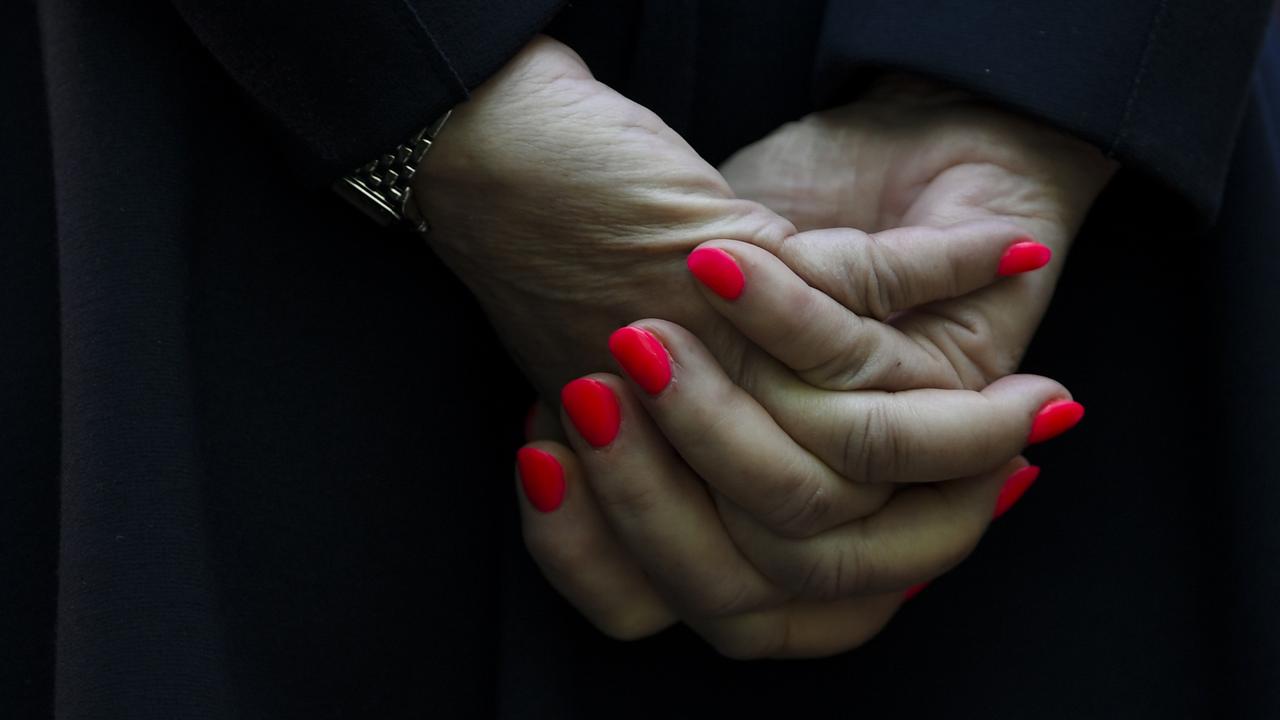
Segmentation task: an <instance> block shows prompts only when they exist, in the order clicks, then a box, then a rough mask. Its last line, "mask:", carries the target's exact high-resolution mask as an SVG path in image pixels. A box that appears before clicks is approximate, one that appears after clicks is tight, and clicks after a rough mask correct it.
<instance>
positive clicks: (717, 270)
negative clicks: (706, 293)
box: [686, 248, 747, 300]
mask: <svg viewBox="0 0 1280 720" xmlns="http://www.w3.org/2000/svg"><path fill="white" fill-rule="evenodd" d="M686 264H687V265H688V266H689V272H691V273H693V276H694V277H696V278H698V280H699V281H700V282H701V283H702V284H703V285H706V286H707V287H708V288H710V289H711V292H714V293H715V294H717V295H719V296H720V297H722V298H724V299H725V300H737V299H738V297H739V296H740V295H742V289H743V288H744V287H746V284H747V281H746V278H745V277H743V275H742V268H740V267H738V262H737V261H736V260H734V259H733V256H732V255H730V254H729V253H727V252H725V251H724V250H721V249H719V248H701V249H699V250H694V251H693V252H691V253H689V259H688V260H687V261H686Z"/></svg>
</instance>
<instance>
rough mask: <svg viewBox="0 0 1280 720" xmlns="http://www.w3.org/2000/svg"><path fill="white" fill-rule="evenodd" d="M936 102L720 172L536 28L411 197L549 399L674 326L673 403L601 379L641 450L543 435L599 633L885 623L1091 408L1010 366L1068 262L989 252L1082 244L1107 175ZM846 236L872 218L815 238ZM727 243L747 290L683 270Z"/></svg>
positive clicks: (555, 557)
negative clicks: (638, 329)
mask: <svg viewBox="0 0 1280 720" xmlns="http://www.w3.org/2000/svg"><path fill="white" fill-rule="evenodd" d="M934 92H935V91H933V90H932V89H930V90H927V91H925V90H920V91H918V92H917V91H911V92H907V91H904V90H902V89H901V88H898V89H894V88H887V89H882V90H879V91H877V93H879V95H877V93H873V94H872V96H870V100H869V101H868V104H866V105H863V106H861V107H862V109H861V110H858V111H857V112H854V111H853V110H851V109H842V110H840V111H836V112H835V113H834V114H831V115H828V116H822V117H820V118H818V119H817V120H814V119H807V120H806V121H802V122H801V123H799V124H798V125H793V126H786V127H784V128H782V129H780V131H779V132H778V133H775V134H774V135H772V136H770V137H769V138H766V139H765V140H764V141H762V142H761V143H758V144H757V145H755V146H752V147H751V148H748V149H746V150H744V151H743V153H740V154H739V155H738V156H736V157H735V158H733V159H732V160H731V161H730V162H729V163H728V164H727V165H726V166H725V169H724V171H725V175H724V176H722V175H721V174H720V173H719V172H717V171H716V170H715V169H714V168H711V167H710V166H709V165H707V164H706V163H705V162H704V161H702V160H701V159H700V158H698V157H697V155H696V153H694V152H693V151H692V149H691V148H689V146H688V145H687V144H686V143H684V142H683V140H681V139H680V138H679V136H678V135H676V134H675V133H674V132H673V131H671V130H670V129H669V128H667V127H666V126H665V125H663V124H662V123H661V121H660V120H659V119H658V118H656V117H655V116H653V115H652V113H649V112H648V111H646V110H644V109H643V108H640V107H639V106H637V105H635V104H634V103H630V102H629V101H627V100H626V99H625V98H622V97H621V96H619V95H617V94H616V93H614V92H613V91H611V90H610V89H608V88H607V87H605V86H603V85H601V84H600V83H597V82H595V81H594V80H593V79H591V77H590V73H589V71H587V69H586V67H585V66H584V65H583V64H582V63H581V60H580V59H578V58H577V57H576V56H575V55H573V54H572V52H571V51H569V50H568V49H567V48H564V47H563V46H561V45H558V44H556V43H554V42H553V41H550V40H546V39H539V40H536V41H535V42H534V43H532V44H531V45H530V46H529V47H528V48H526V49H525V51H523V52H522V53H521V55H520V56H518V57H517V58H516V59H515V60H513V61H512V62H511V63H510V64H509V65H508V66H507V67H506V68H504V70H503V71H502V72H500V73H499V74H498V75H497V76H495V77H494V78H493V79H491V80H490V81H489V82H488V83H486V85H485V86H484V87H482V88H481V89H480V90H479V91H478V92H477V93H476V94H475V95H474V97H473V100H472V101H471V102H469V103H467V104H465V105H463V106H461V107H460V108H459V109H458V110H457V111H456V112H455V115H454V117H453V118H452V119H451V121H450V124H449V126H448V127H447V128H446V130H445V132H444V133H442V135H441V138H440V142H439V144H438V145H437V147H436V148H434V149H433V150H432V152H431V153H429V154H428V156H427V160H426V162H424V165H423V167H422V168H421V170H420V172H419V173H418V175H417V176H416V177H415V195H416V197H418V198H420V203H421V206H420V210H421V212H422V213H423V214H424V216H425V217H427V218H429V219H430V221H431V223H432V225H433V226H434V227H435V228H436V230H435V231H434V232H433V233H432V236H431V237H430V242H431V244H432V247H433V248H434V249H435V250H436V251H437V252H438V253H439V254H440V256H441V257H442V258H443V259H444V260H445V261H446V262H447V263H448V264H449V265H450V266H451V267H452V268H453V269H454V270H455V271H456V272H457V273H458V275H459V276H460V277H461V278H462V279H463V280H464V281H465V282H466V283H467V284H468V286H469V287H470V288H471V290H472V291H473V292H474V293H475V295H476V297H477V298H478V299H479V300H480V302H481V303H482V305H483V306H484V307H485V308H486V310H487V312H488V313H489V316H490V318H491V320H492V321H493V322H494V324H495V326H496V327H497V328H498V330H499V332H500V334H501V336H502V337H503V338H504V340H505V342H506V343H507V345H508V348H509V349H510V350H511V352H512V354H513V356H514V357H515V358H516V359H517V361H518V362H520V364H521V365H522V367H523V368H524V370H525V371H526V373H527V374H528V375H529V376H530V378H531V380H533V382H534V383H535V385H537V386H538V387H539V388H540V390H541V391H542V392H543V394H544V396H545V397H555V394H556V391H557V390H558V388H559V386H560V385H561V384H563V383H564V382H565V381H567V380H569V379H571V378H573V377H575V376H577V375H580V374H583V373H585V372H589V371H592V370H595V369H599V368H602V367H610V366H611V365H612V363H611V362H610V359H609V358H608V355H607V354H606V352H607V351H606V349H605V348H606V343H605V340H606V338H607V337H608V335H609V333H610V332H611V331H612V330H614V329H616V328H617V327H619V326H620V325H622V324H625V323H629V322H632V321H635V320H636V319H637V318H663V319H664V320H662V321H659V320H656V319H655V320H645V321H643V322H641V323H640V325H641V326H642V327H644V328H645V329H647V330H649V331H650V332H652V333H653V334H654V335H655V336H657V337H658V338H659V339H660V340H661V341H662V342H663V344H664V346H665V347H666V348H667V350H668V352H669V354H670V356H671V358H672V360H673V363H674V374H675V380H673V382H672V384H671V386H669V388H668V389H667V390H666V391H665V392H664V393H662V394H661V395H659V396H658V397H657V398H650V397H648V396H647V395H645V394H644V393H642V392H640V391H638V390H636V391H634V392H633V391H632V390H631V389H629V388H628V386H627V384H626V381H624V380H622V379H621V378H619V377H617V376H611V375H597V376H595V377H598V378H599V379H600V380H601V381H602V382H605V383H606V384H608V385H609V386H610V387H611V388H613V389H614V391H615V393H616V394H617V395H618V397H619V399H620V403H621V405H622V409H623V425H622V431H621V432H620V433H619V436H618V439H616V440H615V441H614V442H613V443H612V444H611V445H610V446H609V447H606V448H592V447H590V446H589V445H587V444H586V443H584V442H583V441H582V439H581V438H580V437H579V436H577V434H576V432H575V431H574V429H573V428H572V425H571V424H566V425H565V427H566V434H567V435H568V440H569V442H570V444H571V445H572V448H573V450H572V451H571V450H570V449H569V448H568V447H566V446H564V445H561V444H558V443H552V442H545V443H540V444H538V447H540V448H542V449H544V450H546V451H548V452H551V453H552V454H553V455H555V456H556V457H557V458H558V459H559V460H560V462H561V464H562V466H563V467H564V468H565V470H566V478H567V484H568V490H567V493H566V498H565V501H564V503H563V505H562V506H561V508H560V509H558V510H556V511H555V512H553V513H550V514H547V515H543V514H538V513H536V511H533V510H532V509H531V508H526V513H525V525H524V527H525V535H526V541H527V543H528V545H529V547H530V550H531V552H532V553H533V555H534V557H535V559H537V560H538V562H539V564H540V565H541V566H542V567H543V569H544V572H546V573H547V575H548V577H549V578H550V579H551V580H552V582H553V583H554V584H555V585H556V586H557V587H558V588H559V589H560V590H561V592H562V593H563V594H565V596H566V597H567V598H568V599H569V601H570V602H573V603H574V604H575V605H576V606H578V607H579V608H580V609H582V611H583V612H584V614H586V615H587V617H588V618H590V619H591V620H592V621H593V622H595V623H596V624H597V625H599V626H600V627H601V628H602V629H603V630H605V632H608V633H610V634H611V635H614V636H618V637H638V636H642V635H644V634H648V633H651V632H654V631H656V630H658V629H660V628H661V627H665V626H666V625H667V624H670V623H671V622H673V621H676V620H680V621H683V622H686V623H688V624H689V625H690V626H691V627H693V628H694V629H695V630H697V631H698V632H700V633H702V634H703V635H704V636H705V637H706V638H707V639H708V641H709V642H711V643H712V644H713V645H714V646H715V647H717V648H718V649H720V651H721V652H723V653H725V654H726V655H729V656H733V657H760V656H810V655H820V654H827V653H831V652H838V651H841V650H843V649H847V648H848V647H852V646H855V645H857V644H859V643H861V642H863V641H865V639H866V638H868V637H870V636H871V635H872V634H874V633H875V632H876V631H877V630H878V629H879V628H880V627H881V626H882V625H883V624H884V623H885V622H887V620H888V618H889V617H890V616H891V615H892V613H893V611H894V610H895V609H896V607H897V604H898V602H899V597H900V594H899V593H898V592H897V590H898V589H900V588H902V587H905V586H906V585H908V584H911V583H914V582H918V581H919V580H922V579H926V578H927V577H932V576H934V575H936V574H938V573H940V572H942V571H945V569H946V568H948V567H950V566H951V565H954V564H955V563H956V562H958V561H959V560H960V558H962V557H963V556H964V554H966V553H967V552H968V551H969V549H971V548H972V546H973V545H974V544H975V543H976V542H977V538H978V537H980V535H981V532H982V530H983V529H984V528H985V525H986V522H987V520H988V518H989V516H990V509H991V506H992V504H993V503H994V499H995V494H996V493H997V492H998V490H999V486H1000V483H1001V482H1002V480H1003V478H1004V477H1006V476H1007V475H1008V473H1009V472H1011V471H1012V470H1013V469H1015V468H1016V467H1019V466H1020V464H1021V463H1022V461H1020V460H1016V459H1015V460H1010V458H1014V457H1015V456H1016V455H1017V453H1018V452H1019V450H1020V449H1021V445H1022V442H1023V439H1024V438H1025V437H1026V432H1027V429H1028V426H1029V423H1030V419H1031V417H1032V415H1033V414H1034V412H1035V410H1036V409H1037V408H1039V407H1040V406H1041V405H1042V404H1044V403H1045V402H1047V401H1048V400H1051V399H1054V398H1061V397H1066V396H1067V392H1066V390H1065V388H1062V387H1061V386H1060V385H1058V384H1057V383H1054V382H1052V381H1051V380H1048V379H1046V378H1039V377H1034V376H1013V377H1008V378H1004V379H1001V380H999V381H998V382H994V383H991V382H990V381H991V380H994V379H995V378H999V377H1002V376H1003V375H1005V374H1007V373H1008V372H1009V371H1011V370H1012V368H1013V367H1014V366H1016V362H1017V359H1018V358H1019V357H1020V356H1021V352H1022V349H1023V348H1024V347H1025V345H1026V342H1027V341H1028V340H1029V338H1030V336H1031V334H1032V332H1034V328H1035V324H1036V323H1037V322H1038V320H1039V317H1040V315H1041V314H1042V313H1043V310H1044V307H1045V306H1046V305H1047V303H1048V300H1049V297H1050V295H1051V293H1052V284H1053V279H1055V278H1056V274H1057V271H1058V269H1057V268H1056V267H1054V266H1053V265H1051V266H1050V268H1049V269H1048V270H1047V272H1046V271H1042V272H1041V273H1036V274H1033V275H1037V276H1038V277H1039V278H1040V279H1034V280H1032V279H1029V276H1028V277H1023V278H1017V279H1016V280H1002V281H999V282H996V280H997V278H995V277H994V263H995V261H996V259H998V257H999V253H1000V252H1001V251H1002V250H1003V248H1005V247H1007V246H1008V245H1009V244H1010V243H1011V242H1012V241H1013V240H1015V239H1018V238H1019V237H1020V236H1022V235H1024V234H1026V232H1027V231H1031V232H1032V233H1034V235H1035V237H1036V238H1037V239H1038V240H1040V241H1041V242H1045V243H1046V244H1056V246H1057V247H1058V248H1059V249H1065V247H1066V243H1068V242H1069V239H1070V237H1071V235H1073V234H1074V231H1075V226H1076V225H1077V224H1078V223H1079V221H1080V218H1081V217H1082V216H1083V213H1084V211H1085V209H1087V207H1088V204H1089V202H1091V200H1092V196H1093V195H1095V194H1096V192H1097V190H1098V189H1099V188H1101V186H1102V184H1103V183H1105V180H1106V176H1107V175H1108V174H1109V172H1110V168H1109V165H1108V164H1107V163H1106V162H1105V161H1104V160H1102V159H1101V158H1100V157H1099V156H1097V153H1096V152H1092V151H1089V150H1088V149H1087V148H1085V147H1084V146H1082V145H1080V144H1078V143H1075V142H1074V141H1069V140H1067V139H1065V138H1061V137H1060V136H1056V135H1052V134H1045V132H1046V131H1041V130H1039V129H1038V128H1035V127H1034V126H1031V125H1029V124H1027V123H1023V122H1022V121H1018V120H1014V119H1009V118H1007V116H1004V115H1001V114H999V113H995V112H994V111H989V110H986V109H981V108H977V109H975V108H974V107H972V104H971V103H969V102H968V101H963V100H961V101H957V102H956V103H955V104H953V105H948V104H947V101H946V98H945V97H941V96H939V95H936V94H931V93H934ZM904 98H905V99H904ZM850 108H854V106H850ZM842 112H847V113H848V115H844V114H842ZM922 117H923V118H939V117H940V118H941V121H940V122H939V121H936V120H921V121H916V120H913V118H922ZM804 148H808V149H804ZM1009 148H1013V150H1012V151H1009ZM1077 156H1078V157H1077ZM787 163H792V164H790V165H788V164H787ZM1073 163H1077V164H1079V165H1080V166H1081V167H1083V166H1085V165H1088V166H1089V168H1086V169H1078V172H1076V171H1072V170H1071V169H1070V168H1067V166H1069V165H1071V166H1072V167H1074V165H1073ZM1064 168H1067V169H1066V170H1064ZM726 178H728V180H726ZM730 182H732V183H733V187H734V188H737V189H739V191H740V192H741V194H742V195H744V196H748V197H755V198H757V199H758V200H759V202H756V201H752V200H747V199H744V197H739V196H737V195H735V193H734V190H733V189H731V185H730ZM1063 188H1067V189H1065V190H1064V189H1063ZM819 196H821V197H822V198H824V199H822V200H821V202H817V201H815V200H814V198H818V197H819ZM867 198H876V200H875V201H874V202H870V201H868V200H867ZM770 206H772V208H773V209H771V207H770ZM775 210H776V211H777V212H775ZM787 217H790V218H791V219H790V220H789V219H786V218H787ZM793 220H794V222H793ZM840 224H857V225H859V226H860V227H863V228H865V229H871V230H875V231H877V232H875V233H874V234H867V233H866V232H862V231H857V230H849V229H840V230H813V231H809V232H801V233H797V226H799V227H802V228H809V227H823V226H826V225H840ZM901 225H905V227H899V226H901ZM707 243H710V244H711V245H713V246H715V247H720V248H722V249H725V250H726V251H728V252H730V253H731V254H733V255H734V256H735V258H737V259H738V262H739V264H740V265H741V266H742V268H743V270H744V273H745V274H746V276H747V288H748V289H747V291H746V293H744V295H743V297H742V298H740V299H739V300H737V301H735V302H734V303H725V302H724V301H721V300H720V299H719V298H716V297H714V296H713V295H710V294H709V293H705V292H704V290H702V289H701V288H700V286H699V285H698V284H697V283H696V282H694V281H692V280H691V279H690V278H689V276H688V275H687V273H686V271H685V270H684V260H685V257H686V256H687V254H688V252H689V251H690V250H692V249H693V248H695V247H697V246H699V245H703V244H707ZM1059 255H1061V253H1060V254H1059ZM1057 262H1059V263H1060V260H1059V261H1057ZM868 288H872V289H874V291H871V292H869V291H868ZM769 312H772V313H773V314H772V315H770V314H769ZM798 318H803V319H804V322H802V323H798V322H797V319H798ZM806 327H825V328H828V329H829V330H830V332H823V333H818V332H811V333H809V334H808V335H807V336H806V335H804V334H803V331H804V329H805V328H806ZM797 368H798V370H797ZM925 388H933V389H925ZM965 388H968V389H965ZM886 391H895V392H886ZM721 417H732V418H734V422H732V423H728V422H720V421H718V420H717V418H721ZM975 417H979V418H982V422H981V424H979V423H974V422H972V419H973V418H975ZM975 428H982V430H981V431H977V430H976V429H975ZM574 451H576V453H575V452H574ZM735 458H736V459H737V462H738V463H739V464H738V465H735V463H734V462H733V459H735ZM726 459H727V460H726ZM748 471H749V472H748ZM960 476H970V477H967V478H966V479H964V480H953V479H952V478H956V477H960ZM744 478H745V481H744ZM895 483H901V484H908V483H909V484H911V487H910V489H908V490H905V491H901V492H895V485H894V484H895ZM797 568H801V569H802V570H800V571H798V570H797ZM709 570H710V571H709ZM890 590H893V592H888V591H890Z"/></svg>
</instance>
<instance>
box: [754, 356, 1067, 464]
mask: <svg viewBox="0 0 1280 720" xmlns="http://www.w3.org/2000/svg"><path fill="white" fill-rule="evenodd" d="M756 394H757V396H759V397H761V401H762V402H763V404H764V405H765V406H766V407H767V408H769V410H770V413H771V414H772V415H773V417H775V418H777V420H778V424H779V425H780V426H781V427H782V429H783V430H784V431H786V433H787V434H788V435H790V436H791V437H793V438H799V439H801V441H802V443H803V444H804V446H805V447H806V448H808V449H809V450H810V451H811V452H813V454H814V455H816V456H817V457H818V458H819V459H821V460H822V461H823V462H824V463H826V465H827V466H828V467H830V468H831V469H833V470H834V471H836V472H837V473H838V474H840V475H841V476H843V477H845V478H849V479H850V480H853V481H856V482H864V483H882V482H891V483H929V482H938V481H942V480H949V479H952V478H957V477H968V476H970V475H977V474H980V473H983V472H986V471H988V470H990V469H992V468H994V467H998V466H999V465H1000V464H1001V463H1003V462H1004V461H1005V460H1007V459H1008V458H1010V457H1013V456H1015V455H1017V454H1018V453H1020V452H1021V451H1022V449H1023V448H1024V447H1026V446H1027V445H1029V444H1032V443H1036V442H1043V441H1045V440H1048V439H1051V438H1053V437H1056V436H1057V435H1060V434H1062V433H1064V432H1066V431H1067V430H1069V429H1071V428H1072V427H1074V426H1075V424H1077V423H1078V422H1079V421H1080V419H1081V418H1082V417H1083V415H1084V406H1082V405H1080V404H1079V403H1077V402H1075V401H1074V400H1071V399H1070V398H1071V395H1070V393H1069V392H1067V389H1066V388H1064V387H1063V386H1062V385H1060V384H1058V383H1057V382H1054V381H1053V380H1050V379H1049V378H1045V377H1040V376H1037V375H1010V376H1008V377H1004V378H1001V379H999V380H997V381H995V382H993V383H991V384H990V385H988V386H987V387H985V388H983V389H982V390H981V391H974V390H904V391H901V392H895V393H888V392H880V391H875V390H864V391H858V392H830V391H824V390H818V389H815V388H807V387H803V386H802V387H800V388H796V389H783V388H775V387H769V386H761V387H760V388H757V389H756Z"/></svg>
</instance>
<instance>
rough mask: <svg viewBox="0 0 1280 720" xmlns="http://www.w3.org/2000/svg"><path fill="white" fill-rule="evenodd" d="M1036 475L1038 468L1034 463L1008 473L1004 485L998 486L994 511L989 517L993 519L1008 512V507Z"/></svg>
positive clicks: (1027, 487) (1038, 475) (1029, 485)
mask: <svg viewBox="0 0 1280 720" xmlns="http://www.w3.org/2000/svg"><path fill="white" fill-rule="evenodd" d="M1038 477H1040V468H1038V467H1036V466H1035V465H1028V466H1026V467H1024V468H1021V469H1020V470H1015V471H1014V472H1013V473H1012V474H1011V475H1009V477H1008V479H1006V480H1005V481H1004V487H1002V488H1000V497H999V498H996V511H995V512H994V513H992V515H991V519H992V520H994V519H996V518H998V517H1000V516H1001V515H1003V514H1005V513H1007V512H1009V508H1011V507H1013V504H1014V503H1016V502H1018V499H1019V498H1021V497H1022V494H1023V493H1025V492H1026V491H1027V490H1028V489H1030V487H1031V483H1033V482H1035V481H1036V478H1038Z"/></svg>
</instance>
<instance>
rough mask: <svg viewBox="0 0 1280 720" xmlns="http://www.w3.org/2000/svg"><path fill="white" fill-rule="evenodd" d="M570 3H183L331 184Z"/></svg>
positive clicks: (294, 146)
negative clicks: (564, 4)
mask: <svg viewBox="0 0 1280 720" xmlns="http://www.w3.org/2000/svg"><path fill="white" fill-rule="evenodd" d="M562 2H563V0H376V1H374V2H360V1H359V0H313V1H312V2H306V3H302V2H296V1H295V2H289V1H288V0H173V4H174V5H175V6H176V8H177V10H178V12H179V13H180V14H181V16H182V17H183V19H184V20H185V21H186V23H187V25H188V26H189V27H190V28H191V30H192V32H194V33H195V35H196V36H197V37H198V38H199V39H200V41H201V42H202V43H203V44H204V46H205V47H206V48H207V49H208V50H209V51H210V52H211V53H212V54H213V55H214V57H215V58H216V59H217V60H218V62H220V63H221V64H222V65H223V66H224V67H225V68H226V70H227V71H228V72H229V73H230V74H231V76H232V77H233V78H234V79H235V80H236V82H238V83H239V84H240V85H241V86H242V87H243V88H244V89H245V90H246V91H247V92H248V93H249V94H250V95H251V96H252V97H253V98H254V99H255V100H256V101H257V102H258V104H260V105H261V106H262V107H263V108H264V109H265V110H266V111H267V112H268V113H269V114H270V115H271V116H272V117H273V118H274V119H275V120H276V121H277V122H278V124H279V126H280V128H281V129H283V130H284V131H285V137H286V138H287V141H288V143H289V145H290V148H289V149H290V150H291V153H290V154H291V155H293V157H294V158H295V159H297V160H298V161H299V162H300V163H301V164H302V166H303V167H302V169H303V172H304V174H305V175H306V176H307V177H308V178H310V179H312V180H314V181H316V182H317V183H318V184H328V183H330V182H332V181H333V180H335V179H336V178H338V177H340V176H341V175H343V174H345V173H347V172H349V171H351V170H352V169H354V168H356V167H358V166H360V165H362V164H364V163H366V162H368V161H369V160H372V159H373V158H375V157H377V156H378V155H379V154H381V153H383V152H386V151H387V150H389V149H391V148H393V147H395V146H396V145H397V144H399V143H402V142H404V141H405V140H407V139H409V137H410V136H412V135H413V133H414V132H416V131H418V130H420V129H422V128H423V127H425V126H426V125H427V124H428V123H429V122H431V121H432V120H434V119H435V118H436V117H438V116H439V115H441V114H442V113H443V112H444V111H445V110H447V109H449V108H451V107H453V106H454V105H457V104H458V103H460V102H462V101H463V100H465V99H466V98H467V93H468V91H469V90H472V89H474V88H475V87H476V86H477V85H479V84H481V83H482V82H484V80H485V79H486V78H488V77H489V76H490V75H492V74H493V73H494V72H496V71H497V70H498V69H499V68H500V67H502V65H503V64H504V63H505V62H506V61H507V60H508V59H509V58H510V57H512V56H513V55H515V54H516V53H517V52H518V51H519V50H520V48H521V47H523V46H524V44H525V43H526V42H528V40H529V39H530V38H531V37H533V35H534V34H535V33H537V32H538V30H539V29H540V28H541V27H542V26H543V25H544V24H545V23H546V22H548V21H549V20H550V19H551V17H552V15H554V14H555V12H556V10H557V9H558V8H559V6H560V4H561V3H562Z"/></svg>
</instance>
